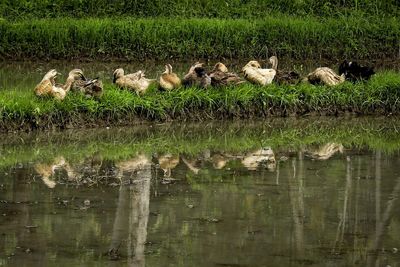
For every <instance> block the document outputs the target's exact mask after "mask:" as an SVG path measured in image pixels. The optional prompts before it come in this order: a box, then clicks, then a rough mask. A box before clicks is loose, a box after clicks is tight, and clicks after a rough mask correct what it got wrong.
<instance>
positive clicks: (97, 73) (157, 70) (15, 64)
mask: <svg viewBox="0 0 400 267" xmlns="http://www.w3.org/2000/svg"><path fill="white" fill-rule="evenodd" d="M200 61H201V62H204V63H205V66H206V67H207V69H209V70H211V69H212V67H213V66H214V64H215V63H216V62H217V61H205V60H200ZM194 62H195V60H191V61H180V62H173V61H172V60H171V61H169V62H157V61H145V62H130V63H128V62H118V61H117V62H113V61H111V62H98V61H96V62H79V61H51V62H45V61H37V62H30V61H24V62H20V61H5V62H0V90H4V89H15V90H33V88H34V87H35V86H36V84H38V83H39V82H40V81H41V80H42V78H43V76H44V75H45V74H46V72H48V71H49V70H50V69H57V71H58V72H60V73H61V74H62V76H60V77H59V78H58V81H59V82H61V83H63V82H64V81H65V79H66V78H67V76H68V72H69V71H70V70H72V69H75V68H80V69H82V70H83V71H84V73H85V75H86V76H87V77H89V78H95V77H100V78H101V79H102V80H103V81H105V82H107V83H111V82H112V74H113V71H114V70H115V69H117V68H120V67H122V68H124V70H125V71H126V73H133V72H136V71H138V70H144V71H145V73H146V76H147V77H149V78H152V79H158V78H159V76H160V75H161V73H163V72H164V70H165V67H164V66H165V64H167V63H171V64H172V66H173V70H174V72H176V73H177V74H178V75H179V76H180V77H183V76H184V75H185V74H186V73H187V72H188V70H189V68H190V66H191V65H192V64H193V63H194ZM222 62H224V63H225V64H226V65H227V67H228V68H229V70H231V71H234V72H239V71H240V70H241V68H242V67H243V66H244V65H245V64H246V63H247V60H234V61H231V60H222ZM260 62H261V63H262V65H263V66H265V67H268V61H267V60H264V61H260ZM362 63H363V64H366V65H371V64H373V65H375V66H376V68H377V69H378V70H387V69H391V70H395V71H400V63H399V62H398V61H393V62H390V61H388V60H385V61H382V62H380V61H378V62H373V63H371V62H362ZM320 66H330V67H332V68H333V69H336V70H337V69H338V65H337V63H333V62H327V61H323V62H314V61H292V60H290V59H282V60H280V63H279V68H282V69H288V70H289V69H290V70H295V71H297V72H299V73H300V74H302V75H306V74H307V73H309V72H311V71H313V70H314V69H315V68H316V67H320Z"/></svg>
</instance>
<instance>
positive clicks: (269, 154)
mask: <svg viewBox="0 0 400 267" xmlns="http://www.w3.org/2000/svg"><path fill="white" fill-rule="evenodd" d="M262 163H266V166H267V169H268V170H270V171H274V170H275V168H276V160H275V154H274V152H273V151H272V149H271V148H270V147H267V148H261V149H257V150H254V151H252V152H250V153H247V154H246V155H245V156H244V157H243V159H242V164H243V166H245V167H246V168H247V169H249V170H256V169H257V167H258V166H259V165H260V164H262Z"/></svg>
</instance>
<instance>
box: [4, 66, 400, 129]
mask: <svg viewBox="0 0 400 267" xmlns="http://www.w3.org/2000/svg"><path fill="white" fill-rule="evenodd" d="M399 98H400V75H399V74H398V73H394V72H385V73H379V74H377V75H375V76H374V77H373V78H372V79H371V80H370V81H369V82H366V83H358V84H352V83H348V82H346V83H344V84H342V85H339V86H336V87H324V86H313V85H309V84H299V85H297V86H277V85H271V86H265V87H259V86H254V85H250V84H243V85H241V86H237V87H227V88H221V89H215V88H213V89H210V90H202V89H198V88H187V89H185V88H181V89H178V90H175V91H171V92H159V91H157V89H156V87H155V86H154V87H153V88H150V90H149V93H147V94H146V95H144V96H142V97H140V96H137V95H136V94H133V93H131V92H128V91H125V90H120V89H118V88H116V87H114V86H113V85H111V84H105V93H104V95H103V96H102V97H101V98H100V99H99V100H94V99H87V98H85V97H84V96H83V95H80V94H74V93H70V94H69V95H68V96H67V98H66V99H65V100H64V101H62V102H60V101H57V100H53V99H39V98H37V97H36V96H34V94H33V93H32V91H28V90H26V91H17V90H12V89H10V90H4V91H1V92H0V127H1V130H3V131H7V130H15V129H24V130H30V129H36V128H44V129H45V128H54V127H55V128H66V127H67V128H68V127H85V126H86V127H90V126H92V125H98V124H100V125H121V124H129V123H132V122H136V123H138V122H143V121H168V120H207V119H229V118H251V117H273V116H293V115H295V116H302V115H306V114H308V115H309V114H315V115H340V114H344V113H349V114H377V115H382V114H384V115H389V114H400V101H399Z"/></svg>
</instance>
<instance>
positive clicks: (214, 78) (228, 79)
mask: <svg viewBox="0 0 400 267" xmlns="http://www.w3.org/2000/svg"><path fill="white" fill-rule="evenodd" d="M210 78H211V85H212V86H226V85H235V84H239V83H242V82H243V81H242V79H241V78H240V77H239V76H238V75H237V74H236V73H232V72H222V71H215V72H213V73H211V74H210Z"/></svg>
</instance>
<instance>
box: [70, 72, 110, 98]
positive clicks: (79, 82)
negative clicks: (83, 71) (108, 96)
mask: <svg viewBox="0 0 400 267" xmlns="http://www.w3.org/2000/svg"><path fill="white" fill-rule="evenodd" d="M71 91H74V92H81V93H82V94H84V95H85V96H86V97H94V98H99V97H101V96H102V95H103V83H102V81H101V80H100V79H99V77H97V78H94V79H88V78H86V77H85V76H83V77H79V78H78V79H76V80H75V82H74V83H73V85H72V88H71Z"/></svg>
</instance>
